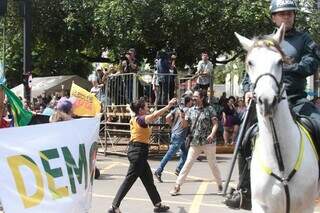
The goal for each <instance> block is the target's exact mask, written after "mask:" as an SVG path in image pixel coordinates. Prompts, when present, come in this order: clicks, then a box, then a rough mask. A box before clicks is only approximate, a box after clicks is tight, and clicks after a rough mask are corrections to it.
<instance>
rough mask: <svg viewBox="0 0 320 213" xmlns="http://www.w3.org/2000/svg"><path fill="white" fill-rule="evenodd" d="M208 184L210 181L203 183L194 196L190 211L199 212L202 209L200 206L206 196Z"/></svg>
mask: <svg viewBox="0 0 320 213" xmlns="http://www.w3.org/2000/svg"><path fill="white" fill-rule="evenodd" d="M208 185H209V183H208V182H202V183H201V185H200V186H199V189H198V191H197V193H196V195H195V196H194V199H193V201H192V205H191V207H190V209H189V212H192V213H198V212H199V211H200V206H201V203H202V200H203V197H204V193H205V192H206V191H207V188H208Z"/></svg>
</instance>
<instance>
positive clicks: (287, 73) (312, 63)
mask: <svg viewBox="0 0 320 213" xmlns="http://www.w3.org/2000/svg"><path fill="white" fill-rule="evenodd" d="M289 9H291V8H289ZM280 46H281V48H282V50H283V51H284V53H285V55H286V56H287V57H290V59H292V61H293V63H292V64H289V65H284V66H283V82H284V85H285V89H286V93H287V96H288V101H289V105H290V107H291V109H292V111H293V112H294V113H296V114H298V115H302V116H306V117H308V118H310V119H311V120H312V121H313V122H314V125H317V126H318V127H320V110H319V109H317V107H316V106H315V105H314V104H313V103H312V102H310V101H309V100H308V99H306V97H307V93H306V92H305V87H306V84H307V80H306V77H308V76H311V75H313V74H315V73H316V72H317V70H318V66H319V63H320V47H319V45H317V44H316V43H315V42H314V41H313V40H312V39H311V38H310V36H309V34H308V33H306V32H298V31H296V30H295V29H294V28H293V29H291V30H290V31H288V32H286V34H285V37H284V40H283V41H282V42H281V44H280ZM242 84H243V89H244V92H245V93H246V92H249V91H252V84H251V82H250V79H249V76H248V74H246V76H245V79H244V81H243V83H242ZM238 157H239V158H238V163H239V173H240V178H239V185H238V190H237V191H236V193H234V194H233V195H232V196H230V197H229V198H228V199H227V200H226V201H225V203H226V205H227V206H229V207H233V208H240V207H241V208H245V209H250V208H251V192H250V191H251V189H250V171H249V168H250V160H248V159H250V157H251V143H250V142H249V143H246V144H245V146H243V147H241V148H240V152H239V156H238ZM241 200H242V203H241V202H240V201H241Z"/></svg>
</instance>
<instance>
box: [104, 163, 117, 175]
mask: <svg viewBox="0 0 320 213" xmlns="http://www.w3.org/2000/svg"><path fill="white" fill-rule="evenodd" d="M119 164H120V162H114V163H112V164H110V165H109V166H107V167H104V168H102V169H100V174H103V175H105V174H107V171H108V170H110V169H112V168H113V167H116V166H118V165H119Z"/></svg>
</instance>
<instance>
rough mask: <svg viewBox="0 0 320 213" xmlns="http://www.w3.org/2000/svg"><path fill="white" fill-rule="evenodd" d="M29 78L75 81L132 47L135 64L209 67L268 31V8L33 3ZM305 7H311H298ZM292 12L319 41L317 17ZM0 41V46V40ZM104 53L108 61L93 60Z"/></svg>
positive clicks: (183, 1) (17, 37)
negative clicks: (160, 56) (204, 63)
mask: <svg viewBox="0 0 320 213" xmlns="http://www.w3.org/2000/svg"><path fill="white" fill-rule="evenodd" d="M18 2H19V1H8V14H7V17H6V29H7V39H6V47H7V49H6V71H7V78H8V82H9V85H10V86H15V85H16V84H18V83H20V82H21V73H22V46H23V44H22V35H23V33H22V30H23V26H22V18H21V17H20V15H19V11H18V8H19V7H18ZM32 2H33V5H32V6H33V11H32V22H33V28H32V36H33V37H32V48H33V49H32V50H33V51H32V60H33V75H34V76H48V75H61V74H77V75H80V76H83V77H86V76H87V75H88V74H89V73H90V72H91V69H92V67H91V62H93V61H109V62H110V61H111V62H113V63H117V62H118V60H119V56H120V55H121V54H122V53H124V51H125V50H126V49H128V48H131V47H134V48H136V50H137V52H138V57H139V58H147V59H148V60H149V62H152V61H153V59H154V58H155V56H156V52H157V51H158V50H160V49H162V48H166V49H167V50H173V49H175V51H176V52H177V56H178V58H177V59H178V60H177V62H178V67H184V65H185V64H189V65H192V64H194V63H196V62H197V61H198V60H199V59H200V53H201V51H203V50H207V51H208V52H209V55H210V56H211V60H212V61H213V63H214V64H215V63H216V62H221V61H219V60H218V59H217V58H220V57H219V56H221V55H227V56H229V57H228V58H226V60H224V61H222V62H221V63H228V62H230V61H232V60H234V59H236V58H237V57H238V56H240V55H241V51H242V50H241V47H240V44H239V43H238V41H237V40H236V38H235V36H234V32H238V33H240V34H242V35H245V36H247V37H253V36H255V35H263V34H267V33H270V32H271V31H272V28H273V25H272V23H271V21H270V12H269V3H270V2H269V1H267V0H264V1H250V0H239V1H234V0H215V1H212V0H175V1H171V0H132V1H127V0H90V1H83V0H72V1H70V0H52V1H42V0H33V1H32ZM305 2H308V3H309V2H312V0H305ZM310 5H311V6H310V8H311V9H309V11H311V12H309V13H299V17H298V23H297V25H298V26H304V27H307V28H308V30H309V31H310V32H311V34H312V35H313V36H314V38H315V40H317V41H318V42H319V40H320V39H319V29H320V28H319V23H320V20H319V19H320V15H319V11H317V10H315V9H314V5H313V4H310ZM1 42H3V41H1ZM104 49H108V50H109V51H110V59H104V58H101V52H102V51H103V50H104Z"/></svg>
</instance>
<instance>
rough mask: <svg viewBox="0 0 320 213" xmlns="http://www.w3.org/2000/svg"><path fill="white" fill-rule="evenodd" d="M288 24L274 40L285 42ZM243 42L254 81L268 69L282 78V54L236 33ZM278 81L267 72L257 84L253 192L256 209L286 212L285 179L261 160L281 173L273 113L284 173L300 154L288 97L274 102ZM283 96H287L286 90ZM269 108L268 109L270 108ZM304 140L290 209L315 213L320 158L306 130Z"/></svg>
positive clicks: (290, 168)
mask: <svg viewBox="0 0 320 213" xmlns="http://www.w3.org/2000/svg"><path fill="white" fill-rule="evenodd" d="M284 32H285V31H284V27H283V26H281V28H280V29H279V30H278V31H277V33H276V34H275V35H274V37H273V38H274V40H276V41H277V42H279V43H280V42H281V41H282V39H283V35H284ZM236 36H237V37H238V39H239V41H240V43H241V44H242V46H243V47H244V48H245V49H246V50H250V51H249V52H248V56H247V60H246V63H247V72H248V74H249V76H250V79H251V81H252V82H255V81H256V79H257V78H258V76H260V75H262V74H264V73H270V74H272V75H273V76H274V77H276V79H277V81H278V82H280V79H281V63H279V61H281V59H282V56H281V54H280V53H279V52H278V51H277V50H276V49H275V48H273V47H269V48H268V47H266V46H262V47H253V44H254V41H253V40H249V39H247V38H245V37H242V36H240V35H238V34H236ZM277 90H278V88H277V86H276V82H275V81H274V80H273V79H272V78H271V77H270V76H263V77H262V78H261V79H260V80H259V81H258V82H257V85H256V88H255V94H256V99H257V100H259V99H260V102H259V101H257V116H258V125H259V143H258V145H257V146H256V147H255V150H254V152H253V156H252V162H251V192H252V211H253V212H258V213H260V212H268V213H285V212H286V197H285V191H284V187H283V185H282V183H280V182H279V181H278V180H276V179H275V178H274V177H272V176H271V175H268V174H267V173H265V172H264V171H263V169H262V168H261V162H262V164H264V165H265V166H267V167H269V168H271V169H272V171H273V173H275V174H277V175H279V176H281V173H280V171H279V168H278V163H277V159H276V155H275V151H274V147H273V138H272V131H271V126H270V121H269V118H270V117H272V119H273V121H274V124H275V129H276V131H277V135H278V139H279V143H280V150H281V154H282V158H283V162H284V167H285V172H284V174H283V175H284V177H287V176H288V175H289V173H290V172H291V171H292V169H293V168H294V166H295V163H296V161H297V158H298V154H299V148H300V147H299V145H300V140H301V137H300V132H299V129H298V127H297V125H296V124H295V122H294V121H293V118H292V116H291V114H290V111H289V105H288V102H287V100H286V99H285V100H283V101H281V102H280V103H279V104H274V103H273V101H274V98H275V96H276V93H277ZM283 96H285V97H286V93H285V92H284V94H283ZM266 108H267V109H269V111H268V110H266ZM270 111H271V112H270ZM302 137H303V140H304V145H305V148H304V155H303V159H302V164H301V168H300V169H299V170H298V171H297V173H296V174H295V175H294V177H293V178H292V179H291V181H290V182H289V184H288V185H289V190H290V197H291V199H290V202H291V205H290V213H309V212H310V213H312V212H313V210H314V205H315V199H316V197H317V196H318V191H319V188H318V187H319V185H318V175H319V171H318V170H319V169H318V162H317V159H316V157H315V153H314V151H313V149H312V147H311V145H310V143H309V141H308V139H307V138H306V135H305V134H304V133H302Z"/></svg>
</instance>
